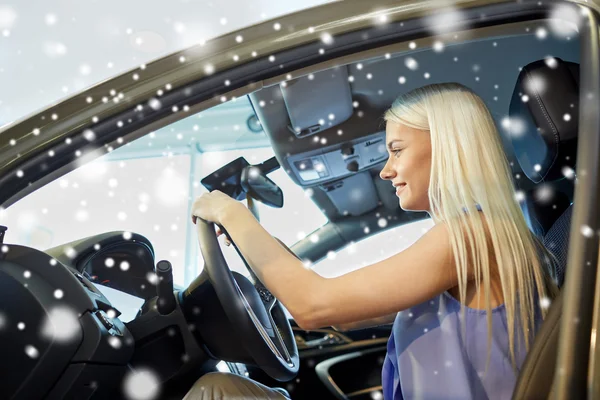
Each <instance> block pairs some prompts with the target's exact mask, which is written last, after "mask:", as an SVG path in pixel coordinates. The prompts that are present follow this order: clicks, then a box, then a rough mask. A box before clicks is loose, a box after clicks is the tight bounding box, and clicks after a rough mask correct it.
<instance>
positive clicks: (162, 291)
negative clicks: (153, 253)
mask: <svg viewBox="0 0 600 400" xmlns="http://www.w3.org/2000/svg"><path fill="white" fill-rule="evenodd" d="M156 276H157V277H158V284H157V285H156V295H157V296H158V297H157V299H156V309H157V310H158V312H159V313H160V314H161V315H167V314H170V313H171V312H173V310H175V295H174V294H173V269H172V268H171V263H170V262H168V261H167V260H161V261H159V262H158V264H156Z"/></svg>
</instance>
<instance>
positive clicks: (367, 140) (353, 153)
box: [287, 132, 387, 186]
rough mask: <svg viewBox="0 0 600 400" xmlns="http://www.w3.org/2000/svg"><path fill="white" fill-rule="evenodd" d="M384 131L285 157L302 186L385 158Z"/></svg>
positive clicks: (323, 180) (342, 174)
mask: <svg viewBox="0 0 600 400" xmlns="http://www.w3.org/2000/svg"><path fill="white" fill-rule="evenodd" d="M386 158H387V151H386V147H385V132H378V133H375V134H373V135H369V136H367V137H363V138H360V139H355V140H352V141H349V142H345V143H341V144H337V145H332V146H328V147H323V148H321V149H317V150H313V151H310V152H305V153H302V154H294V155H291V156H289V157H287V162H288V164H289V166H290V170H291V171H292V173H293V174H294V175H295V176H296V178H297V180H298V182H299V183H300V184H301V185H303V186H312V185H315V184H320V183H324V182H327V181H332V180H337V179H339V178H343V177H346V176H348V175H351V174H353V173H355V172H359V171H363V170H367V169H369V168H371V167H373V166H375V165H376V164H379V163H381V162H382V161H385V159H386Z"/></svg>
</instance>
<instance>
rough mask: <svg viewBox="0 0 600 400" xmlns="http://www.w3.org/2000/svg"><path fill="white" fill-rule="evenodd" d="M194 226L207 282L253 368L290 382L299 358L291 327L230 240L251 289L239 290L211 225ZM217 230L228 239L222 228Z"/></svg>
mask: <svg viewBox="0 0 600 400" xmlns="http://www.w3.org/2000/svg"><path fill="white" fill-rule="evenodd" d="M196 226H197V229H198V242H199V244H200V251H201V252H202V257H203V258H204V262H205V265H204V269H205V270H206V272H207V274H208V279H209V280H210V282H211V284H212V285H213V287H214V289H215V292H216V294H217V297H218V298H219V301H220V302H221V305H222V306H223V309H224V310H225V313H226V314H227V317H228V318H229V320H230V322H231V324H232V325H233V326H235V327H236V329H238V332H239V336H240V338H241V340H242V341H243V343H244V346H245V348H246V349H247V351H248V352H249V354H250V355H251V356H252V358H253V359H254V361H255V362H256V363H257V365H258V366H259V367H260V368H261V369H262V370H263V371H265V373H267V374H268V375H269V376H271V377H272V378H273V379H275V380H278V381H289V380H291V379H293V378H294V377H295V376H296V374H297V373H298V369H299V366H300V357H299V355H298V347H297V346H296V340H295V338H294V334H293V332H292V327H291V325H290V322H289V321H288V319H287V316H286V315H285V312H284V311H283V309H282V307H281V304H280V303H279V301H278V300H277V299H276V298H275V296H273V295H272V294H271V293H270V292H269V291H268V290H267V288H265V287H264V285H263V284H262V283H261V282H260V281H259V280H258V278H257V277H256V276H255V275H254V273H253V272H252V270H251V269H250V267H249V266H248V263H247V262H246V260H245V259H244V257H243V255H242V254H241V252H240V251H239V249H238V248H237V246H236V245H235V243H234V242H233V240H231V244H232V245H233V246H234V247H235V249H236V251H237V253H238V254H239V256H240V257H241V258H242V260H243V261H244V264H245V265H246V268H248V270H249V271H250V273H251V274H252V275H253V276H254V277H255V281H256V283H255V284H254V285H252V284H248V285H243V286H244V287H243V288H240V286H239V284H238V282H237V281H236V280H235V278H234V277H233V275H232V273H231V271H230V269H229V266H228V265H227V262H226V261H225V258H224V257H223V252H222V250H221V246H220V245H219V242H218V239H217V235H216V234H215V227H214V223H212V222H208V221H205V220H203V219H201V218H197V220H196ZM220 228H221V230H222V231H223V233H225V234H226V235H227V236H229V235H228V234H227V232H226V230H225V229H224V228H223V227H220ZM247 282H250V281H249V280H248V281H247ZM242 289H243V290H242Z"/></svg>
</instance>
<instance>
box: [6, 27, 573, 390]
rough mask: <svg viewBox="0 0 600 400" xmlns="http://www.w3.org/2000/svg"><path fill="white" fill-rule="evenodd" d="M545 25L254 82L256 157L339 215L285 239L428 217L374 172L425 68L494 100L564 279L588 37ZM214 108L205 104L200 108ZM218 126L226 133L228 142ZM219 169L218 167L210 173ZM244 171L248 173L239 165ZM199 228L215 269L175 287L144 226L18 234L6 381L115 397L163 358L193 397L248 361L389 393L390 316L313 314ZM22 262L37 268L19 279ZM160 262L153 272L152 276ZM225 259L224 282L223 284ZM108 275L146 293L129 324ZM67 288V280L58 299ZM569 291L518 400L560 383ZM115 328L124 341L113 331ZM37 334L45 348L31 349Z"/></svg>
mask: <svg viewBox="0 0 600 400" xmlns="http://www.w3.org/2000/svg"><path fill="white" fill-rule="evenodd" d="M544 26H545V25H544V23H542V22H539V21H538V22H530V23H526V22H519V23H514V24H511V26H510V28H507V29H506V30H505V32H503V33H502V34H490V35H487V36H486V35H482V36H481V37H476V38H470V37H467V36H464V37H463V36H460V37H458V36H457V37H455V39H454V42H449V43H445V45H444V46H443V47H440V45H437V44H434V43H432V42H431V41H428V40H415V41H410V42H406V43H401V44H394V45H393V46H392V47H390V48H393V49H395V50H393V51H389V52H388V51H380V50H379V49H377V51H376V52H374V53H373V52H372V53H370V55H369V57H363V58H360V59H359V58H358V56H355V59H354V60H352V61H351V62H345V63H335V64H333V63H332V64H331V65H328V66H323V67H321V68H320V69H319V70H315V71H312V72H310V73H306V74H303V73H299V74H297V76H298V77H297V78H293V79H287V80H285V81H283V82H279V83H276V84H272V85H268V86H265V87H263V88H261V89H260V90H257V91H254V92H253V93H251V94H249V95H248V100H249V103H250V105H251V109H252V112H253V115H252V116H253V117H255V119H254V120H252V123H253V124H254V125H253V126H254V127H256V128H257V129H261V130H262V134H263V135H264V136H261V137H259V136H256V135H255V134H254V133H252V132H251V131H248V133H247V135H248V137H254V138H256V139H255V140H256V142H255V143H254V144H253V146H256V145H257V143H258V142H259V141H263V142H262V143H265V144H267V145H268V146H269V147H271V148H272V150H273V153H274V158H272V159H269V160H259V162H253V163H252V165H260V168H259V169H261V173H262V174H263V175H264V176H265V177H266V175H267V174H268V173H270V172H272V171H274V170H276V169H277V168H281V169H282V170H283V171H285V173H286V174H287V175H288V176H289V178H290V179H292V180H293V182H294V183H295V184H296V185H298V186H299V187H301V188H302V189H303V190H305V191H310V194H311V196H310V198H311V200H312V201H313V202H314V203H315V204H316V205H317V206H318V207H319V209H320V210H321V211H322V213H323V214H324V215H325V216H326V218H327V223H326V224H325V225H323V226H322V227H320V228H319V229H318V230H316V231H315V232H313V234H316V235H318V238H319V239H318V241H314V240H311V238H310V237H308V236H307V237H305V238H304V239H301V240H299V241H297V242H296V243H283V242H281V243H282V244H283V245H284V246H286V247H287V248H288V250H289V251H290V252H292V253H293V254H294V255H295V256H297V257H298V258H299V259H301V260H310V262H311V263H312V264H317V263H318V262H319V261H321V260H323V259H325V258H326V257H327V254H328V253H329V252H332V251H339V250H341V249H343V248H345V247H346V246H348V245H350V244H352V243H355V242H359V241H361V240H364V239H366V238H368V237H372V236H374V235H379V234H381V235H385V234H386V233H385V231H387V230H389V229H392V228H394V227H399V226H402V225H405V224H407V223H410V222H413V221H418V220H423V219H426V218H427V215H426V214H424V213H410V212H405V211H403V210H401V209H400V208H399V205H398V199H397V197H396V195H395V191H394V188H393V187H392V186H391V185H390V184H389V182H385V181H383V180H381V178H380V177H379V172H380V171H381V169H382V167H383V164H384V162H385V161H386V160H387V157H388V154H387V151H386V147H385V124H384V121H383V118H382V116H383V113H384V112H385V110H386V109H387V108H389V106H390V105H391V103H392V102H393V101H394V99H395V98H396V97H397V96H398V95H399V94H400V93H403V92H405V91H408V90H411V89H413V88H416V87H419V86H423V85H425V84H428V83H434V82H459V83H462V84H464V85H466V86H468V87H470V88H472V89H473V90H474V91H475V92H476V93H477V94H478V95H479V96H481V98H482V99H483V100H484V101H485V103H486V104H487V105H488V107H489V109H490V112H491V114H492V116H493V117H494V119H495V121H496V123H497V126H498V130H499V133H500V135H501V137H502V142H503V144H504V147H505V151H506V154H507V158H508V160H509V162H510V164H511V168H512V171H513V174H514V177H515V187H516V189H517V190H518V192H517V193H518V195H520V196H522V197H521V198H520V203H521V205H522V209H523V212H524V215H525V217H526V220H527V221H528V223H529V225H530V228H531V230H532V231H533V232H534V233H535V234H536V235H537V236H538V237H539V238H540V240H542V242H543V243H544V244H545V246H546V247H547V248H548V249H549V250H550V251H551V252H552V253H553V254H554V255H555V256H556V257H557V259H558V267H559V268H558V269H557V270H556V271H552V273H553V275H554V277H555V279H556V281H557V282H558V284H559V286H562V284H563V281H564V275H565V266H566V257H567V249H568V244H569V229H570V222H571V217H572V208H573V207H572V203H573V194H574V174H573V170H574V169H575V166H576V156H577V154H576V150H577V132H578V126H577V121H578V109H579V104H578V101H579V100H578V99H579V63H580V59H579V58H580V55H579V50H580V47H579V38H578V36H577V34H576V33H573V34H572V35H571V36H569V37H568V38H564V37H555V36H553V35H551V34H548V35H547V36H545V35H544V37H543V38H541V35H540V29H543V27H544ZM218 107H219V106H217V107H215V108H214V111H213V110H207V111H205V112H204V115H205V117H206V118H210V115H211V112H217V111H216V110H217V109H218ZM567 114H568V115H569V116H568V117H566V115H567ZM182 123H183V120H182ZM181 126H182V127H187V128H186V129H187V131H186V130H185V129H179V131H181V132H183V133H184V134H189V135H196V137H197V142H198V145H202V144H203V143H204V144H205V145H206V146H209V147H210V145H214V144H213V143H209V142H210V141H211V140H214V138H213V137H211V138H209V137H206V138H203V137H202V136H200V135H198V134H197V133H195V132H194V131H193V130H192V127H191V125H190V124H189V123H188V124H187V125H181ZM249 127H250V125H249ZM249 129H250V128H249ZM223 135H224V136H223V138H222V139H221V140H224V141H225V140H227V133H224V134H223ZM252 135H255V136H252ZM143 139H144V138H140V139H137V140H136V141H134V142H131V143H130V146H128V149H127V151H134V149H135V148H136V146H138V145H139V146H140V147H141V145H140V143H142V142H143ZM238 140H240V136H238ZM203 141H205V142H203ZM241 142H243V137H242V139H241ZM173 146H175V142H174V141H173ZM171 150H173V149H171ZM247 152H248V154H251V153H252V149H251V148H248V150H247ZM249 159H250V158H249V157H246V160H249ZM244 161H245V160H244ZM248 165H250V164H248V163H247V162H246V164H243V165H242V166H241V167H238V169H237V170H236V171H238V172H239V171H241V170H242V169H243V168H244V167H246V166H248ZM207 178H209V176H207ZM222 180H223V181H224V180H225V178H224V177H222ZM245 181H247V179H245ZM220 183H221V182H220V181H219V178H218V177H217V179H216V181H213V182H212V183H211V184H212V187H213V188H214V187H218V186H219V184H220ZM263 183H264V182H263ZM271 184H273V182H271ZM274 184H276V182H275V183H274ZM233 185H234V186H235V185H240V186H239V187H242V186H241V183H240V182H239V179H238V181H235V179H234V182H233ZM275 186H276V185H275ZM236 187H237V186H236ZM246 192H248V191H246ZM236 195H240V199H242V198H243V197H244V196H243V195H242V194H241V192H237V193H236ZM283 196H284V198H285V193H283ZM263 200H264V199H263ZM264 201H265V203H268V202H267V200H264ZM283 207H284V210H285V202H284V203H283ZM265 228H266V229H267V230H269V227H268V226H265ZM202 229H204V231H203V232H204V233H203V235H201V237H200V241H201V243H202V246H203V255H205V259H206V265H205V270H204V271H203V272H202V274H200V275H199V276H198V277H197V278H196V279H195V280H194V281H193V282H192V284H191V285H190V286H189V287H187V288H179V287H177V286H175V288H174V287H173V283H172V272H171V270H172V266H171V265H170V263H169V262H168V261H161V262H160V263H158V264H156V263H157V261H158V260H155V258H154V250H153V244H152V243H151V242H150V241H149V240H148V239H147V238H146V237H144V235H143V234H141V233H139V232H132V233H131V234H129V235H128V236H127V235H124V232H122V231H114V232H105V233H102V234H98V235H95V236H91V237H86V238H81V239H79V240H76V241H73V242H69V243H63V244H61V245H59V246H55V247H52V248H49V249H45V250H44V251H40V250H35V249H30V248H27V247H26V246H17V245H10V251H7V252H5V254H4V258H3V259H0V265H1V268H0V299H3V300H2V302H3V311H4V313H5V315H6V316H7V318H8V319H9V320H10V319H15V318H17V316H19V315H21V314H22V313H23V310H25V309H26V310H27V314H28V316H27V321H31V322H26V323H27V325H29V324H31V326H32V327H34V324H36V325H35V329H26V330H24V331H22V332H18V333H19V334H18V335H15V332H12V335H11V336H10V339H8V336H7V335H9V334H11V331H2V330H0V337H1V338H2V340H0V353H1V354H3V355H4V357H3V361H0V366H1V368H0V375H4V374H8V376H10V378H11V379H1V380H0V393H3V394H4V395H6V396H7V398H19V399H32V398H48V399H54V398H57V399H58V398H77V399H84V398H85V399H87V398H118V397H119V396H121V395H122V393H121V391H120V388H121V385H122V381H123V379H124V376H125V375H126V374H127V372H128V371H130V370H131V369H133V368H150V369H151V370H153V371H154V372H155V373H156V374H157V376H158V378H159V381H160V382H161V394H160V396H161V398H165V399H177V398H179V399H180V398H182V397H183V395H184V394H185V392H186V391H187V390H188V389H189V388H190V387H191V385H192V384H193V383H194V382H195V381H196V380H197V379H198V378H199V377H200V376H202V375H203V374H205V373H208V372H214V371H226V372H229V373H234V374H239V375H243V376H247V377H249V378H251V379H254V380H256V381H258V382H261V383H263V384H265V385H267V386H269V387H272V388H275V389H276V390H277V391H279V392H280V393H282V394H283V395H285V396H286V397H288V398H293V399H308V398H319V399H343V400H349V399H352V400H362V399H372V398H373V399H374V398H382V397H377V396H381V367H382V364H383V361H384V357H385V354H386V343H387V339H388V337H389V335H390V332H391V325H382V326H373V327H369V328H365V329H360V330H354V331H347V332H339V331H337V330H334V329H333V328H332V327H321V328H320V329H314V330H311V331H305V330H303V329H301V328H300V327H299V326H298V325H297V324H296V323H295V322H294V320H293V319H290V318H289V317H288V316H287V315H286V310H285V309H284V307H283V305H281V304H278V302H277V300H276V299H273V298H272V295H271V294H270V293H269V291H268V290H267V289H266V288H264V286H262V284H261V283H260V282H256V281H252V280H250V279H247V278H245V277H244V276H241V275H240V274H238V273H236V272H234V273H233V277H234V279H233V280H229V279H228V278H227V276H228V275H227V273H229V275H231V272H228V269H227V264H224V261H223V257H222V254H221V253H220V250H217V249H218V247H219V242H218V241H217V238H216V237H214V229H213V227H212V226H205V227H203V228H202ZM211 229H213V230H212V231H211ZM211 233H212V236H213V237H212V238H211V237H210V236H211ZM194 234H195V233H194ZM126 236H127V237H126ZM7 242H8V241H7ZM205 249H208V250H206V253H205ZM69 252H72V253H73V254H76V256H73V254H69ZM208 253H211V254H213V256H214V258H210V257H207V256H206V254H208ZM219 255H221V256H220V257H219ZM213 256H211V257H213ZM107 259H111V260H113V261H114V263H115V265H116V264H120V263H123V262H126V263H127V265H128V269H127V271H126V273H125V272H123V271H122V270H119V269H116V268H113V269H111V268H106V260H107ZM25 271H31V274H32V275H33V276H32V278H26V277H24V272H25ZM149 274H151V276H154V275H152V274H155V276H158V277H159V278H158V280H157V281H155V282H154V283H152V282H149V279H148V277H149ZM220 274H223V275H222V276H223V278H222V280H223V282H227V285H229V286H227V285H224V284H223V285H222V286H221V285H220V284H216V283H215V282H214V279H215V276H217V275H219V276H221V275H220ZM33 278H36V279H33ZM108 281H110V282H111V287H112V288H113V289H115V290H120V291H123V292H125V293H128V294H130V295H133V296H136V297H138V298H140V299H143V300H144V304H143V306H142V307H141V308H140V310H139V312H138V314H137V315H136V318H134V319H133V320H132V321H129V322H125V323H124V322H122V321H121V320H120V319H119V315H120V311H119V305H118V304H112V303H111V302H110V301H109V300H108V299H107V298H106V297H105V296H104V294H103V293H102V292H101V291H99V290H98V288H97V285H101V284H102V282H108ZM28 285H29V286H28ZM57 288H61V290H62V292H64V293H65V294H67V295H65V296H64V298H63V297H62V295H61V298H57V296H56V295H55V293H56V289H57ZM82 289H83V290H82ZM173 290H175V293H176V295H175V296H173ZM238 291H239V293H241V294H242V297H243V298H245V300H244V301H246V303H244V304H245V305H246V306H247V307H246V310H244V308H243V307H242V309H241V310H240V309H239V307H238V311H239V312H241V313H244V312H246V311H247V310H248V307H250V308H252V309H253V310H254V312H253V313H251V314H253V315H254V317H253V318H256V319H257V320H260V323H263V324H264V325H265V326H267V327H269V328H270V330H269V329H266V331H265V332H266V333H263V332H262V331H260V332H259V333H257V330H256V328H255V327H254V325H252V324H251V323H250V322H248V321H249V320H246V319H244V322H243V323H242V322H241V321H242V318H247V315H246V316H244V317H242V316H239V317H238V316H237V315H236V316H233V315H234V314H232V312H233V311H230V310H232V309H234V308H236V304H237V303H236V304H233V303H232V304H229V305H228V304H225V303H224V299H223V293H228V294H230V295H231V297H230V298H231V299H232V300H231V301H234V302H235V301H237V297H235V295H234V293H238ZM269 296H270V297H269ZM7 299H11V300H10V301H7ZM561 302H562V296H560V297H559V298H558V299H557V300H556V301H555V302H554V303H553V305H552V307H551V308H550V313H549V315H548V317H547V319H546V321H545V322H544V324H543V325H542V328H541V330H540V333H539V334H538V335H539V337H542V338H544V340H537V341H536V342H535V344H534V346H533V348H532V350H531V351H530V355H529V356H528V358H527V360H526V362H525V364H524V365H523V368H522V370H521V375H520V376H519V381H518V384H517V387H516V389H515V398H531V397H530V396H531V395H532V394H533V393H535V394H536V395H540V394H542V393H545V394H548V393H550V391H551V390H552V388H551V387H548V385H547V382H548V381H550V380H551V378H552V375H553V373H554V366H555V363H556V351H557V345H556V343H557V341H558V328H557V327H558V325H559V322H560V311H561V310H560V304H561ZM63 303H68V304H69V305H70V307H72V308H73V309H74V310H75V311H76V312H77V314H78V316H79V317H78V319H79V321H80V324H81V330H80V331H77V332H76V333H75V337H76V339H75V340H70V341H65V342H60V341H40V340H39V338H38V337H37V336H36V334H35V332H38V331H39V330H42V329H43V326H42V322H43V321H44V318H45V317H46V316H47V315H48V314H49V313H50V310H51V309H52V307H54V306H57V305H60V304H63ZM4 304H5V306H4ZM267 304H268V305H269V307H268V308H266V312H265V308H264V307H263V305H267ZM258 309H260V310H261V311H257V310H258ZM36 321H37V322H36ZM235 322H238V324H236V323H235ZM66 323H68V321H67V322H66ZM261 335H263V336H262V337H261ZM264 335H267V336H268V337H270V338H271V339H269V340H267V339H265V337H264ZM115 337H116V338H118V345H115V341H114V340H113V341H112V343H111V340H110V338H115ZM241 337H243V338H245V339H244V340H240V338H241ZM32 343H35V348H36V352H38V353H39V354H43V357H36V358H32V357H31V356H29V355H28V354H26V353H24V352H23V351H22V348H23V347H25V346H26V345H27V344H32ZM265 343H266V344H265ZM267 345H270V347H269V346H267ZM248 346H251V347H252V349H249V347H248ZM273 346H274V347H273ZM273 354H276V355H277V357H275V356H273ZM217 365H219V367H218V366H217ZM223 365H224V366H225V369H223V367H222V366H223ZM541 397H544V396H540V398H541ZM544 398H545V397H544Z"/></svg>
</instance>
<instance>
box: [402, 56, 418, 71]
mask: <svg viewBox="0 0 600 400" xmlns="http://www.w3.org/2000/svg"><path fill="white" fill-rule="evenodd" d="M404 65H406V68H408V69H410V70H411V71H416V70H417V69H418V68H419V63H418V62H417V60H415V59H414V58H412V57H406V58H405V59H404Z"/></svg>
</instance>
